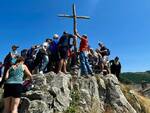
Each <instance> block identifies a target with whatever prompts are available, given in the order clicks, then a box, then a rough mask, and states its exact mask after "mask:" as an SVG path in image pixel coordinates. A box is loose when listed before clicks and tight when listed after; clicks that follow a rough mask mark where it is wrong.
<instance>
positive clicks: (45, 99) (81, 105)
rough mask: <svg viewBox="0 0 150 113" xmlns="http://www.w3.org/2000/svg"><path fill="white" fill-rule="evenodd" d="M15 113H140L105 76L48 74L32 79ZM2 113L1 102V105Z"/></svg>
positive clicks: (118, 85)
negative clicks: (30, 88)
mask: <svg viewBox="0 0 150 113" xmlns="http://www.w3.org/2000/svg"><path fill="white" fill-rule="evenodd" d="M33 80H34V83H33V85H34V87H33V88H32V90H30V91H28V92H26V93H25V94H23V97H22V98H21V104H20V106H19V113H142V112H141V111H140V110H141V109H140V108H139V109H138V111H137V110H136V109H134V108H133V107H132V105H131V104H130V103H129V102H128V101H127V99H126V97H125V96H124V94H123V92H122V90H121V87H120V83H119V81H118V79H117V78H116V77H115V76H114V75H112V74H108V75H106V76H103V75H100V74H99V75H95V76H91V77H89V78H85V77H77V76H75V75H70V74H67V75H65V74H63V73H59V74H55V73H54V72H50V73H47V74H45V75H44V76H43V75H40V74H36V75H34V76H33ZM0 105H1V109H2V101H1V104H0Z"/></svg>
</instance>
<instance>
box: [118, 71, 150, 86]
mask: <svg viewBox="0 0 150 113" xmlns="http://www.w3.org/2000/svg"><path fill="white" fill-rule="evenodd" d="M121 79H123V80H126V81H128V82H131V83H136V84H140V83H142V82H147V83H150V70H148V71H145V72H124V73H122V74H121Z"/></svg>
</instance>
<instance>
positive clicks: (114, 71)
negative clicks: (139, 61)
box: [110, 56, 121, 80]
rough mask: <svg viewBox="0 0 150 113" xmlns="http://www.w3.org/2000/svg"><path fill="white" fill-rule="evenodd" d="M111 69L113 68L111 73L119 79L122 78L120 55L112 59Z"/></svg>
mask: <svg viewBox="0 0 150 113" xmlns="http://www.w3.org/2000/svg"><path fill="white" fill-rule="evenodd" d="M110 69H111V73H112V74H114V75H116V77H117V78H118V80H120V73H121V63H120V61H119V57H118V56H116V57H115V59H114V60H111V61H110Z"/></svg>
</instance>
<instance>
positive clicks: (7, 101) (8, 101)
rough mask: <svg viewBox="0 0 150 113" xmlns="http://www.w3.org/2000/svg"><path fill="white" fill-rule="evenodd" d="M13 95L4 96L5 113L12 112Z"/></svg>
mask: <svg viewBox="0 0 150 113" xmlns="http://www.w3.org/2000/svg"><path fill="white" fill-rule="evenodd" d="M10 108H11V97H7V98H4V110H3V113H10V110H11V109H10Z"/></svg>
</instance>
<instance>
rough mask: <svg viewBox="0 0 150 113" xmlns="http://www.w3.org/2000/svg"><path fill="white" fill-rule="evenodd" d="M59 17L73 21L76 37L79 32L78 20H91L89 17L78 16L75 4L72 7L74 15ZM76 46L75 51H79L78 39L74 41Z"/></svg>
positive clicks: (60, 15) (61, 15)
mask: <svg viewBox="0 0 150 113" xmlns="http://www.w3.org/2000/svg"><path fill="white" fill-rule="evenodd" d="M58 16H59V17H65V18H71V19H73V32H74V35H75V34H76V31H77V19H90V17H89V16H77V14H76V7H75V4H73V5H72V15H67V14H59V15H58ZM74 45H75V48H74V49H75V51H77V40H76V39H74Z"/></svg>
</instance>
